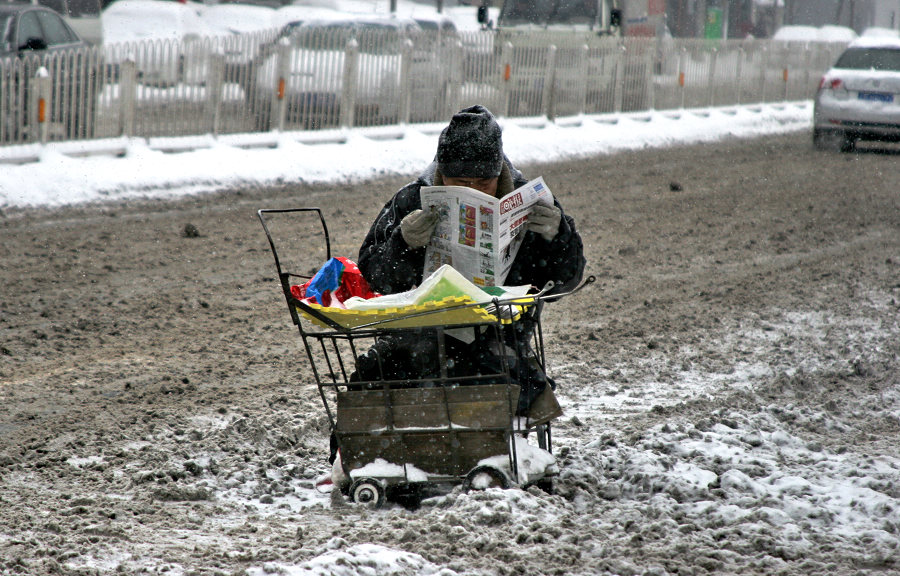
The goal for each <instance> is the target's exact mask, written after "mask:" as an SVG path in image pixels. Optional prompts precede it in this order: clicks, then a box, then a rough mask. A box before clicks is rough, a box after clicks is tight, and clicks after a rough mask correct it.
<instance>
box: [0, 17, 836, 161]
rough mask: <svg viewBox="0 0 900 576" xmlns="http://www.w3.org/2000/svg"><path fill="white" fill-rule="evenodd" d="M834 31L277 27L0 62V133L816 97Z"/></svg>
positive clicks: (296, 126)
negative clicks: (738, 34)
mask: <svg viewBox="0 0 900 576" xmlns="http://www.w3.org/2000/svg"><path fill="white" fill-rule="evenodd" d="M843 48H844V45H843V44H836V43H814V44H804V43H780V42H773V41H769V40H746V41H708V40H695V39H672V38H660V39H656V38H624V39H621V38H611V37H600V36H596V35H584V36H581V35H575V34H571V33H567V34H560V33H552V32H529V33H521V34H508V35H501V34H498V33H496V32H481V31H470V32H462V33H459V34H458V35H454V36H452V37H451V36H443V37H442V36H435V35H433V34H431V33H426V32H423V33H403V34H401V35H398V34H396V33H390V32H384V31H362V32H359V33H355V34H353V35H352V36H350V35H348V34H347V33H346V31H342V30H341V29H327V30H316V31H313V32H310V31H302V32H300V31H298V29H291V28H287V29H285V30H278V31H277V30H271V31H265V32H259V33H253V34H245V35H240V36H231V37H211V38H203V39H196V40H192V41H186V42H176V41H171V42H159V41H155V42H135V43H127V44H116V45H110V46H104V47H97V48H91V49H86V50H81V51H73V52H70V53H64V54H57V55H52V56H51V55H29V56H27V57H23V58H14V59H5V60H2V61H0V145H15V144H26V143H34V142H40V143H46V142H50V141H71V140H85V139H101V138H114V137H121V136H126V137H142V138H153V137H173V136H190V135H212V136H214V137H215V136H218V135H222V134H230V133H247V132H269V131H275V130H277V131H294V130H318V129H328V128H345V127H361V126H376V127H377V126H392V125H397V124H403V123H419V122H443V121H445V120H446V119H447V118H448V117H449V115H450V114H452V112H453V111H455V110H458V109H460V108H461V107H463V106H466V105H470V104H474V103H482V104H485V105H487V106H488V107H489V108H490V109H492V110H493V111H495V113H497V114H498V115H501V116H506V117H528V116H538V117H545V118H547V119H549V120H551V121H552V120H554V119H555V118H557V117H561V116H571V115H578V114H594V113H615V112H624V111H641V110H650V109H655V110H666V109H679V108H694V107H707V106H726V105H733V104H750V103H762V102H772V101H781V100H798V99H806V98H810V97H812V95H813V93H814V91H815V88H816V86H817V83H818V81H819V78H820V76H821V74H822V73H823V72H824V71H825V70H826V69H827V68H828V67H829V66H830V65H831V63H832V62H833V61H834V60H835V58H836V57H837V55H838V54H839V53H840V51H841V50H842V49H843Z"/></svg>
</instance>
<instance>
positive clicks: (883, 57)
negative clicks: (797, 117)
mask: <svg viewBox="0 0 900 576" xmlns="http://www.w3.org/2000/svg"><path fill="white" fill-rule="evenodd" d="M859 140H877V141H883V142H900V39H897V38H889V37H866V38H860V39H858V40H856V41H854V42H853V43H851V44H850V46H848V47H847V49H846V50H845V51H844V52H843V53H842V54H841V56H840V57H839V58H838V59H837V62H836V63H835V64H834V66H833V67H832V68H831V69H830V70H828V72H826V73H825V75H824V76H823V77H822V80H821V81H820V82H819V89H818V91H817V92H816V97H815V103H814V112H813V143H814V145H815V146H816V147H817V148H820V149H826V148H840V150H842V151H844V152H849V151H852V150H853V149H854V147H855V146H856V142H857V141H859Z"/></svg>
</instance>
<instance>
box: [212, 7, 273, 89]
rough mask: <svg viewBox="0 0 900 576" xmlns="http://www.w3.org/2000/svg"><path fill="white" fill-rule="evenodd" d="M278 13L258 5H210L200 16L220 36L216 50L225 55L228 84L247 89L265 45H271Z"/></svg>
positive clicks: (225, 72) (225, 73)
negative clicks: (275, 17) (254, 66)
mask: <svg viewBox="0 0 900 576" xmlns="http://www.w3.org/2000/svg"><path fill="white" fill-rule="evenodd" d="M275 12H276V11H275V10H274V9H273V8H270V7H268V6H264V5H256V4H237V3H225V4H210V5H208V6H204V8H203V11H202V13H201V15H200V17H201V19H202V20H203V22H204V23H205V24H206V26H207V27H208V28H209V29H210V31H211V32H212V33H213V34H215V35H216V36H217V37H218V40H219V43H218V45H217V49H219V51H220V52H222V53H224V56H225V71H224V75H225V81H226V82H232V83H236V84H240V85H242V86H246V85H248V84H249V82H250V81H251V79H252V74H253V65H254V63H255V62H256V61H257V60H258V59H259V57H260V51H261V47H262V46H263V44H265V43H268V42H271V39H272V34H271V33H270V32H271V31H272V29H273V27H274V23H273V18H274V15H275Z"/></svg>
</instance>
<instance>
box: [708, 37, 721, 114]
mask: <svg viewBox="0 0 900 576" xmlns="http://www.w3.org/2000/svg"><path fill="white" fill-rule="evenodd" d="M718 61H719V49H718V48H713V49H712V54H711V55H710V58H709V72H708V73H707V77H706V94H707V96H708V98H707V100H706V105H707V106H710V107H711V106H714V105H715V102H716V63H717V62H718Z"/></svg>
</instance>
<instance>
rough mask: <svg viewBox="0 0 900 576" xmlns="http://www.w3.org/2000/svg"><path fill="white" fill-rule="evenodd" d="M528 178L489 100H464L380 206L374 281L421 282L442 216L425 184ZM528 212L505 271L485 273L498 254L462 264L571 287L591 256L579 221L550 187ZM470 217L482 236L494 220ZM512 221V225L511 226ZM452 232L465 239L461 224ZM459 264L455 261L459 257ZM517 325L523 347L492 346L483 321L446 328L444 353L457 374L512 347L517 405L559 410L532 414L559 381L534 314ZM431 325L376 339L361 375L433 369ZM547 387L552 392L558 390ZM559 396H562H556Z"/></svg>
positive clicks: (496, 188) (484, 187) (500, 191)
mask: <svg viewBox="0 0 900 576" xmlns="http://www.w3.org/2000/svg"><path fill="white" fill-rule="evenodd" d="M541 182H542V181H541ZM526 185H533V183H532V184H529V182H528V181H527V180H526V179H525V177H524V176H523V175H522V173H521V172H520V171H519V170H517V169H516V168H515V167H514V166H513V164H512V162H510V161H509V159H508V158H507V157H506V155H505V154H504V152H503V142H502V138H501V129H500V126H499V124H498V123H497V121H496V119H495V118H494V116H493V115H492V114H491V113H490V111H488V110H487V109H486V108H484V107H483V106H472V107H469V108H465V109H463V110H461V111H460V112H459V113H457V114H455V115H454V116H453V117H452V118H451V120H450V123H449V124H448V126H447V127H446V128H445V129H444V130H443V131H442V132H441V135H440V138H439V140H438V149H437V154H436V156H435V160H434V161H433V162H432V163H431V165H429V166H428V168H426V169H425V171H424V172H423V173H422V174H421V175H420V176H419V177H418V178H417V179H416V180H415V181H414V182H411V183H410V184H407V185H406V186H404V187H403V188H401V189H400V190H399V191H398V192H397V193H396V194H395V195H394V196H393V197H392V198H391V199H390V200H389V201H388V202H387V203H386V204H385V205H384V207H383V208H382V209H381V212H380V213H379V214H378V217H377V218H376V219H375V222H374V223H373V224H372V226H371V228H370V229H369V232H368V234H367V235H366V237H365V240H364V241H363V244H362V246H361V248H360V250H359V258H358V262H359V268H360V270H361V271H362V273H363V275H364V276H365V278H366V280H367V281H368V282H369V284H370V286H371V287H372V289H373V290H375V291H377V292H381V293H382V294H394V293H397V292H403V291H406V290H411V289H412V288H414V287H416V286H418V285H419V284H421V282H422V279H423V274H424V273H425V270H426V252H427V250H426V246H428V245H429V244H431V245H432V248H433V247H434V244H435V243H436V242H439V241H440V239H438V238H436V237H435V230H436V228H437V227H438V222H439V221H440V220H441V213H440V210H437V209H431V208H428V207H426V209H423V207H422V201H421V191H422V189H423V188H427V187H433V186H462V187H466V188H471V189H474V190H477V191H479V193H483V194H485V195H487V196H486V197H485V198H498V199H502V198H504V197H506V196H508V195H509V194H510V193H512V192H513V191H514V190H517V189H519V188H521V187H523V186H526ZM548 192H549V191H548ZM539 196H540V195H539ZM488 204H489V203H487V204H485V205H488ZM445 216H447V215H446V214H445ZM525 216H527V219H526V220H523V221H522V222H520V225H522V226H524V231H523V233H522V234H520V235H519V236H518V237H517V244H518V250H517V252H516V253H515V254H514V255H513V254H510V255H509V260H510V262H508V263H507V266H506V267H505V271H504V274H503V275H502V276H501V275H499V274H496V271H495V270H490V272H491V274H487V270H486V269H487V268H488V267H489V266H490V265H491V264H487V265H486V266H485V267H484V268H485V270H482V269H481V268H480V267H479V269H478V270H477V271H476V270H475V269H474V268H472V267H471V266H472V265H471V264H468V265H466V266H462V268H464V269H462V270H460V269H459V268H457V270H459V271H460V272H461V273H462V274H463V275H464V276H466V277H467V278H469V280H472V281H473V282H475V283H480V284H483V285H489V284H498V285H499V284H503V285H507V286H517V285H531V286H534V287H536V288H538V289H540V288H543V287H544V286H545V285H546V284H547V283H548V282H550V281H552V282H553V289H552V291H551V293H559V292H564V291H567V290H569V289H571V288H574V287H575V286H576V285H577V284H578V283H579V282H580V281H581V278H582V274H583V272H584V266H585V259H584V255H583V248H582V242H581V237H580V236H579V235H578V232H577V231H576V229H575V221H574V220H573V219H572V217H571V216H568V215H566V214H565V213H564V212H563V209H562V206H561V205H560V203H559V201H558V199H555V198H553V196H552V195H550V194H549V193H548V194H546V195H542V196H540V199H535V200H533V201H532V202H531V206H530V210H528V211H527V214H524V215H523V217H525ZM461 217H463V218H464V217H465V215H464V214H463V215H462V216H461ZM473 221H474V222H475V223H476V224H475V226H476V230H474V232H473V233H474V235H475V236H474V242H475V243H476V244H477V243H478V242H479V236H482V234H481V233H482V232H487V231H486V230H482V229H481V226H489V225H490V224H482V222H487V219H479V218H478V217H476V218H474V220H473ZM446 222H447V221H445V223H446ZM460 223H461V222H460V221H457V222H456V224H460ZM493 225H495V226H497V225H498V224H493ZM509 228H510V230H511V229H512V228H514V226H512V225H510V226H509ZM457 232H458V231H457ZM492 232H497V231H496V230H494V231H492ZM467 233H468V231H464V232H463V233H462V237H463V238H464V239H465V238H467V237H468V236H467ZM453 237H454V238H456V240H457V241H459V238H460V234H459V233H457V234H456V235H453ZM482 241H483V239H482ZM500 254H501V258H502V255H503V252H502V251H500ZM474 258H476V257H473V260H472V261H474ZM432 264H434V262H433V263H432ZM453 265H454V267H456V262H454V263H453ZM489 276H490V277H491V278H490V280H488V277H489ZM514 326H515V330H516V334H514V335H513V334H508V335H507V338H506V340H507V342H508V343H513V342H514V343H516V344H515V348H517V349H511V345H507V347H506V348H507V350H505V351H497V350H491V349H490V348H491V346H490V344H489V343H488V342H486V341H484V339H483V338H481V337H479V334H478V333H477V331H473V332H474V334H472V335H470V336H468V337H466V336H463V337H461V338H460V339H456V338H447V354H448V357H449V358H450V359H452V360H453V362H452V364H453V366H452V370H451V376H453V375H454V373H455V374H456V375H460V376H462V375H466V374H474V373H478V372H480V371H482V370H484V371H487V370H489V369H490V367H491V366H496V364H497V355H498V353H500V354H505V355H506V356H507V358H508V360H509V362H510V371H511V374H512V376H513V378H514V379H515V380H516V381H517V382H518V383H519V385H520V386H521V387H522V393H521V394H520V397H519V406H518V414H519V415H521V416H528V417H529V420H530V421H532V423H533V424H539V423H542V422H541V421H542V420H543V421H546V420H547V419H549V418H552V417H555V416H557V415H558V405H556V409H555V410H556V411H551V412H552V413H547V414H530V413H529V410H530V408H531V406H532V403H533V402H534V400H535V398H537V397H539V396H540V395H541V394H542V393H543V392H544V391H545V389H547V388H548V386H549V387H550V388H551V389H552V388H553V387H555V384H554V383H553V382H552V381H550V380H549V379H548V378H547V376H546V375H545V374H544V373H543V371H542V370H541V369H540V367H539V366H538V365H537V363H536V362H535V361H534V355H533V352H532V351H531V350H530V349H529V347H528V346H529V345H528V342H529V340H530V336H531V334H532V331H533V329H534V326H533V323H531V322H528V321H527V320H526V321H519V322H515V323H514ZM427 331H428V330H427V329H426V330H423V331H419V332H416V331H410V333H409V334H408V335H403V336H399V337H397V338H393V339H391V340H389V341H384V342H379V343H378V345H376V346H375V347H374V348H373V349H372V350H370V351H369V352H368V353H367V354H365V355H363V357H362V358H361V359H360V365H359V370H360V372H361V374H359V375H358V376H359V378H360V379H361V380H373V379H378V378H379V377H382V376H380V375H378V374H373V373H367V371H369V370H370V369H371V371H375V369H376V367H377V366H381V367H382V368H381V369H382V370H388V371H389V372H390V373H385V374H383V377H384V378H388V379H404V378H411V379H412V378H422V377H430V374H428V372H429V371H433V370H434V367H433V365H434V362H433V359H434V355H435V354H436V353H437V350H436V346H435V344H434V341H435V338H433V337H430V335H429V334H427V333H422V332H427ZM376 356H377V358H376ZM448 364H449V362H448ZM549 394H550V395H552V392H550V393H549ZM552 404H554V405H555V400H554V401H553V402H552Z"/></svg>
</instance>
